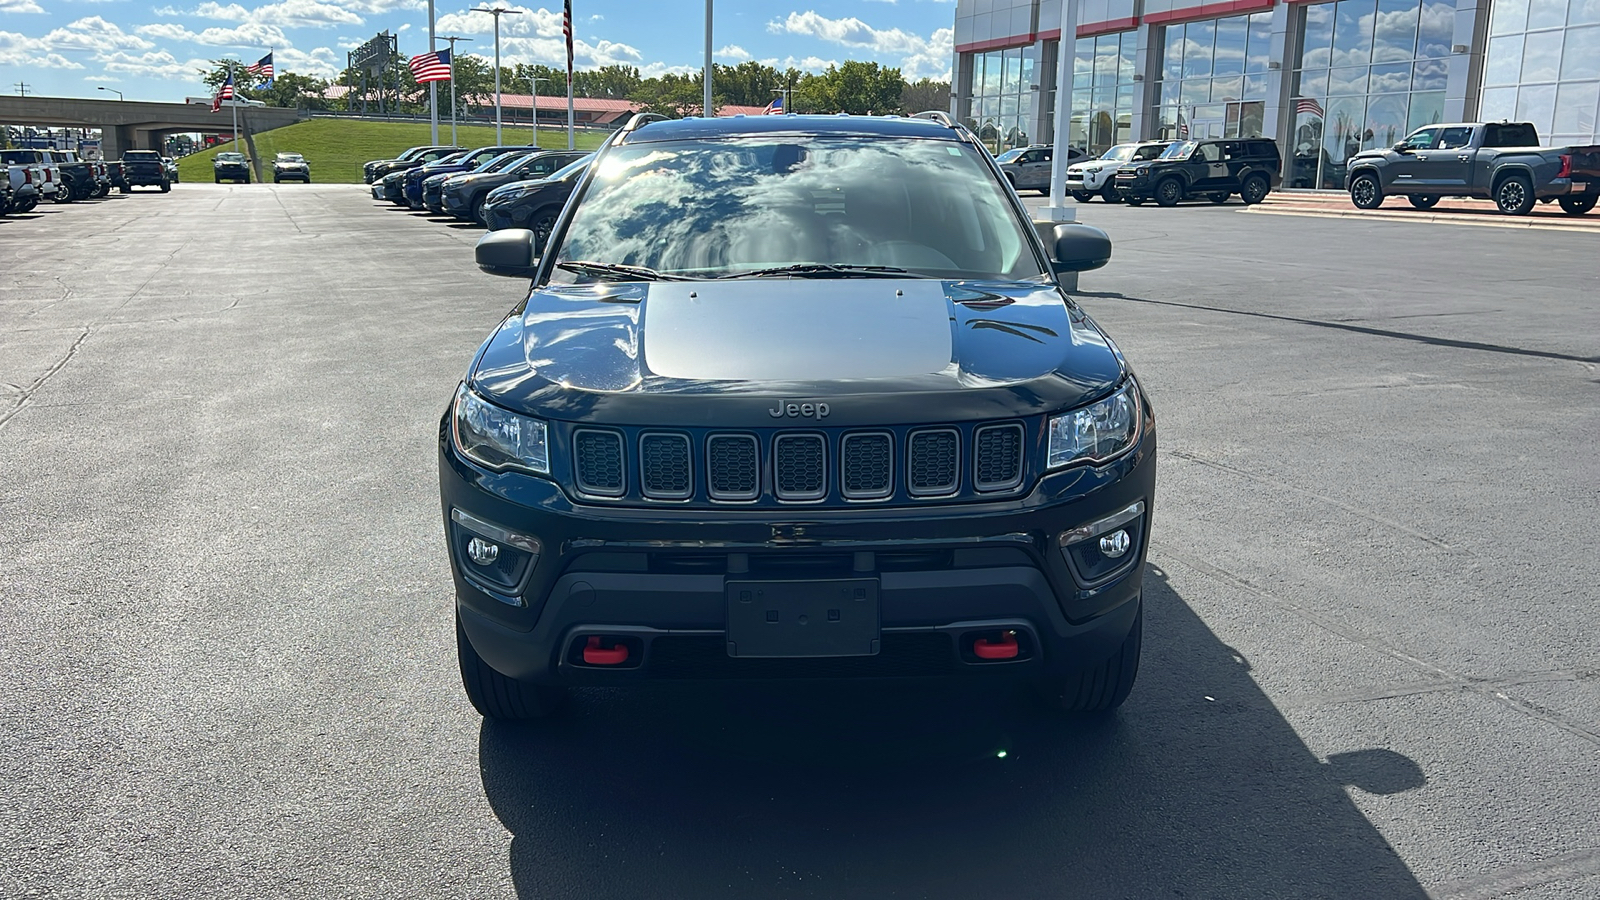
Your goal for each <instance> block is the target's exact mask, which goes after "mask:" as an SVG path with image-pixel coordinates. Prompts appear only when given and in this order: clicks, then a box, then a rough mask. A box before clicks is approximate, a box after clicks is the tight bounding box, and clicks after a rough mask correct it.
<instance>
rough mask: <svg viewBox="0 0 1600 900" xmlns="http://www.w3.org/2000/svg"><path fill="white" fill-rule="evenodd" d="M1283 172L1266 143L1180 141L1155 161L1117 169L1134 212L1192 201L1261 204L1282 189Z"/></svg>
mask: <svg viewBox="0 0 1600 900" xmlns="http://www.w3.org/2000/svg"><path fill="white" fill-rule="evenodd" d="M1282 171H1283V160H1282V158H1281V157H1279V156H1278V145H1277V144H1275V143H1273V142H1272V141H1270V140H1267V139H1266V138H1245V139H1231V140H1221V141H1178V142H1177V143H1175V144H1173V145H1172V146H1170V147H1168V148H1167V149H1166V151H1165V152H1163V153H1162V154H1161V155H1160V156H1158V157H1156V158H1155V159H1152V160H1149V161H1148V162H1135V163H1129V164H1128V165H1125V166H1123V167H1122V168H1120V169H1118V170H1117V179H1116V185H1117V193H1119V194H1121V195H1122V199H1123V200H1126V201H1127V202H1129V203H1131V204H1133V205H1134V206H1138V205H1139V204H1141V203H1143V202H1144V201H1146V200H1154V201H1156V202H1157V203H1159V204H1161V205H1162V206H1176V205H1177V204H1178V202H1179V201H1180V200H1188V199H1192V198H1195V197H1204V198H1206V199H1207V200H1210V201H1211V202H1212V203H1226V202H1227V201H1228V197H1229V196H1230V195H1232V194H1238V195H1239V199H1241V200H1243V201H1244V202H1246V203H1260V202H1261V201H1262V200H1265V199H1266V197H1267V194H1268V193H1269V192H1270V191H1271V190H1272V189H1273V188H1275V187H1277V186H1278V185H1279V184H1280V183H1282Z"/></svg>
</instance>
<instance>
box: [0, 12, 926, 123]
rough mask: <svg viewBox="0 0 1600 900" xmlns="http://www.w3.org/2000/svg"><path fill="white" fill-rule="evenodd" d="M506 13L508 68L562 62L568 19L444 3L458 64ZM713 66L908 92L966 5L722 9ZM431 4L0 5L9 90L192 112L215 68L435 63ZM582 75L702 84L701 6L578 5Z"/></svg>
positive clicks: (330, 71)
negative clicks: (899, 84)
mask: <svg viewBox="0 0 1600 900" xmlns="http://www.w3.org/2000/svg"><path fill="white" fill-rule="evenodd" d="M484 5H490V6H505V7H508V8H509V9H514V10H519V11H520V13H521V14H520V15H504V16H502V17H501V18H500V22H501V30H500V58H501V63H502V64H503V65H511V64H515V63H522V62H528V63H545V64H547V65H555V66H560V65H564V64H565V61H566V51H565V47H564V44H563V39H562V35H561V6H560V4H559V3H558V2H548V3H546V4H544V5H538V4H530V5H520V4H518V3H516V2H514V0H490V2H488V3H483V2H478V3H469V2H464V0H436V9H435V14H436V16H437V22H438V26H437V27H438V30H437V34H439V35H449V34H454V35H460V36H464V37H471V38H472V39H473V42H472V43H465V42H462V43H458V44H457V45H456V47H457V52H458V53H473V54H477V55H479V56H483V57H485V58H489V59H492V58H493V55H494V37H493V21H492V20H493V18H494V17H492V16H489V15H486V14H483V13H470V12H467V10H468V9H470V8H471V7H473V6H484ZM714 8H715V26H714V28H713V31H712V37H713V41H712V43H713V45H714V48H715V50H716V55H715V59H716V61H717V62H719V63H723V64H730V65H731V64H734V63H738V62H741V61H744V60H747V59H754V60H758V61H760V62H764V63H767V64H769V65H774V66H778V67H780V68H783V67H787V66H793V67H795V68H799V69H804V70H811V71H818V70H821V69H824V68H826V67H827V66H828V65H829V64H834V63H839V62H843V61H844V60H847V59H859V60H868V61H873V62H878V63H882V64H884V65H889V66H899V67H900V69H901V71H902V73H903V74H904V75H905V76H906V78H907V79H908V80H912V81H914V80H916V79H918V78H935V79H940V80H948V79H949V77H950V63H951V53H952V37H953V34H952V26H953V24H954V17H955V3H954V0H848V2H843V0H840V2H836V0H813V2H805V3H803V4H802V5H789V4H786V3H784V2H782V0H778V2H760V3H756V2H749V0H743V2H741V0H719V2H716V3H715V7H714ZM427 9H428V8H427V0H277V2H266V3H257V2H251V0H145V2H135V0H0V91H3V92H4V93H7V94H13V95H14V94H16V93H18V87H17V82H24V83H26V85H27V93H28V94H29V95H30V96H31V95H39V96H55V97H101V98H106V97H109V96H110V95H109V94H108V93H106V92H103V91H100V90H99V88H100V87H102V86H103V87H106V88H108V89H116V90H118V91H122V92H123V95H124V96H125V97H126V98H127V99H129V100H181V99H182V98H184V97H186V96H202V95H205V94H206V93H207V91H206V89H205V88H204V87H203V86H202V85H201V82H200V76H199V74H198V71H197V70H199V69H201V68H202V67H205V66H206V65H207V61H208V60H211V59H220V58H222V57H232V58H235V59H239V60H243V61H244V62H246V63H251V62H255V61H256V60H257V59H259V58H260V57H261V56H262V55H264V54H265V53H266V52H267V51H268V50H271V51H273V53H274V57H273V62H274V63H275V65H276V67H277V70H278V71H279V72H280V73H281V72H285V71H293V72H299V73H302V74H310V75H318V76H321V77H331V76H334V75H336V74H337V73H338V72H339V71H340V70H342V69H343V68H344V64H345V54H346V52H348V51H349V50H350V49H351V48H352V47H355V46H356V45H358V44H361V43H363V42H364V41H366V40H367V39H369V38H371V37H372V36H373V35H375V34H377V33H378V32H380V31H383V30H388V31H390V32H394V33H396V34H398V35H399V42H400V52H401V53H403V54H405V55H407V56H411V55H415V54H417V53H422V52H424V51H426V50H427V49H428V11H427ZM572 11H573V19H574V21H575V24H576V35H575V42H574V56H575V62H576V66H577V67H578V68H580V69H587V68H595V67H598V66H603V65H613V64H623V65H631V66H636V67H638V68H639V69H640V70H641V71H642V72H643V73H644V74H645V75H647V76H649V75H656V74H660V73H662V72H688V71H696V72H697V71H699V68H700V65H701V62H702V60H703V59H704V55H705V32H704V25H705V3H704V2H702V0H573V4H572Z"/></svg>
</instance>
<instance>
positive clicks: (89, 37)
mask: <svg viewBox="0 0 1600 900" xmlns="http://www.w3.org/2000/svg"><path fill="white" fill-rule="evenodd" d="M44 41H45V43H47V44H49V45H50V46H51V47H53V48H55V49H60V50H94V51H102V52H103V51H106V50H149V49H150V48H151V47H154V46H155V44H152V43H150V42H149V41H147V40H145V39H144V38H141V37H136V36H134V35H131V34H128V33H127V32H125V31H123V30H122V29H121V28H118V27H117V26H115V25H113V24H111V23H110V22H107V21H106V20H105V19H102V18H100V17H99V16H89V17H88V18H84V19H79V20H77V21H76V22H73V23H71V24H70V25H67V26H66V27H64V28H57V29H55V30H54V31H51V32H50V33H49V34H47V35H45V36H44Z"/></svg>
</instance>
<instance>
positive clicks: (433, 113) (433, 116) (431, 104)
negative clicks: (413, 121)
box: [428, 0, 455, 147]
mask: <svg viewBox="0 0 1600 900" xmlns="http://www.w3.org/2000/svg"><path fill="white" fill-rule="evenodd" d="M438 51H439V41H438V38H436V37H435V36H434V19H433V0H428V52H429V53H437V52H438ZM450 55H451V56H452V57H453V56H455V54H454V53H452V54H450ZM434 62H436V63H437V62H438V60H434ZM450 74H452V75H454V74H455V72H454V71H453V70H452V71H451V73H450ZM454 80H455V79H453V78H452V79H451V82H452V83H454ZM428 124H429V125H431V126H432V129H433V130H432V132H431V133H432V135H433V136H432V138H430V140H432V141H433V145H434V146H435V147H437V146H439V82H437V81H430V82H428ZM451 143H454V142H453V141H452V142H451Z"/></svg>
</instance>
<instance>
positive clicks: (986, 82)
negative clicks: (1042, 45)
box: [962, 46, 1038, 153]
mask: <svg viewBox="0 0 1600 900" xmlns="http://www.w3.org/2000/svg"><path fill="white" fill-rule="evenodd" d="M1037 54H1038V51H1037V50H1036V49H1035V48H1034V47H1032V46H1026V47H1012V48H1010V49H1008V50H994V51H992V52H989V53H974V54H973V55H972V67H971V78H972V83H971V85H970V88H969V91H968V95H967V102H966V107H967V108H966V114H965V115H964V116H963V117H962V121H963V122H964V123H965V124H966V126H967V127H968V128H971V129H972V130H973V132H974V133H975V134H977V135H978V137H979V138H980V139H981V140H982V141H983V143H984V144H985V145H986V146H987V147H988V148H989V150H990V152H992V153H1002V152H1004V151H1006V150H1009V149H1011V148H1012V147H1026V146H1027V145H1028V143H1029V134H1028V125H1029V122H1030V120H1031V118H1032V106H1033V92H1034V91H1035V90H1037V79H1036V77H1035V75H1034V72H1035V70H1036V69H1037V61H1038V55H1037Z"/></svg>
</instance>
